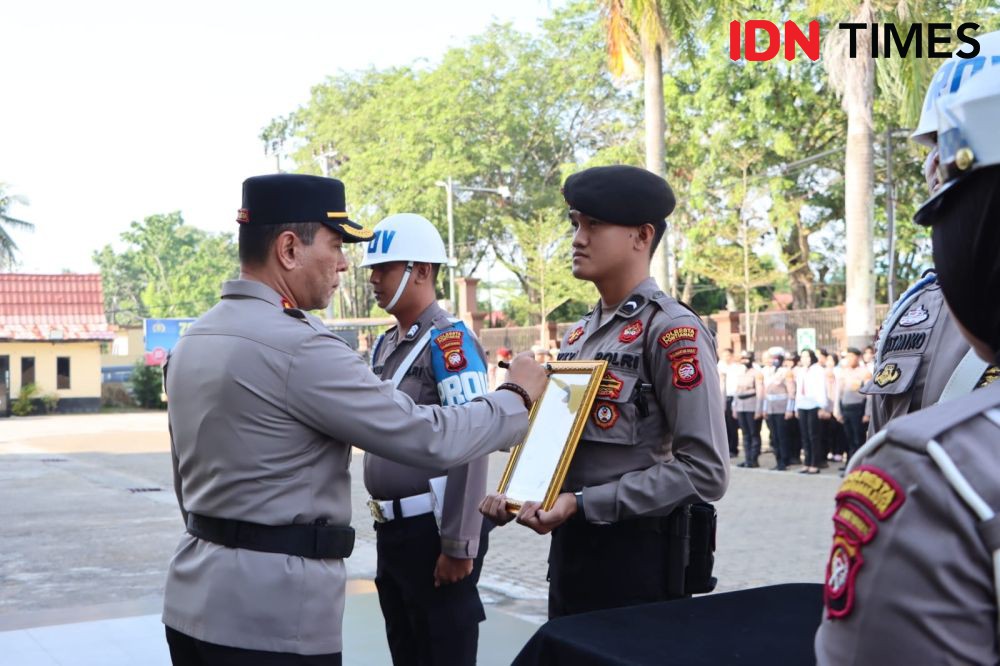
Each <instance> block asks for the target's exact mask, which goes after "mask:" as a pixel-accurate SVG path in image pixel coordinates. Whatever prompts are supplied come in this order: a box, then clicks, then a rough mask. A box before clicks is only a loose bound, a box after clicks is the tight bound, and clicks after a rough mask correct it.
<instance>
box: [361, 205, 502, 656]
mask: <svg viewBox="0 0 1000 666" xmlns="http://www.w3.org/2000/svg"><path fill="white" fill-rule="evenodd" d="M447 261H448V257H447V254H446V253H445V249H444V243H443V242H442V241H441V236H440V234H438V232H437V229H435V228H434V225H433V224H431V223H430V221H428V220H427V219H425V218H423V217H421V216H419V215H415V214H412V213H401V214H397V215H391V216H389V217H387V218H386V219H384V220H382V221H381V222H379V223H378V224H377V225H376V226H375V229H374V237H373V238H372V240H371V241H370V242H369V243H368V245H367V246H366V251H365V258H364V260H363V261H362V263H361V265H362V266H367V267H369V268H371V269H372V272H371V278H370V279H369V282H370V283H371V284H372V287H373V288H374V291H375V298H376V300H377V301H378V304H379V307H381V308H383V309H384V310H386V311H387V312H389V313H391V314H392V316H393V317H395V318H396V324H397V325H396V326H394V327H393V328H391V329H389V330H388V331H387V332H386V333H385V334H383V335H382V336H381V337H380V338H379V339H378V341H377V342H376V343H375V347H374V351H373V353H372V367H373V369H374V371H375V374H376V375H378V376H380V377H382V378H383V379H388V380H390V381H392V382H393V384H395V385H396V386H398V387H399V390H401V391H403V392H404V393H406V394H407V395H409V396H410V397H411V398H413V400H414V401H415V402H417V403H418V404H421V405H445V406H452V405H459V404H464V403H466V402H470V401H471V400H473V399H475V398H476V397H477V396H480V395H483V394H484V393H486V391H487V390H489V389H488V386H487V384H488V379H487V376H486V359H485V355H484V354H483V350H482V348H481V347H480V346H479V341H478V340H476V338H475V335H473V333H472V332H471V331H469V330H467V329H466V327H465V325H464V324H463V323H462V322H460V321H458V320H457V319H454V318H452V317H451V316H450V315H449V314H448V313H447V312H445V310H444V309H442V308H441V307H440V306H439V305H438V304H437V302H436V300H435V298H436V293H435V283H436V282H437V275H438V270H439V268H440V267H441V265H442V264H444V263H447ZM446 354H447V356H446ZM452 359H453V360H452ZM488 468H489V460H488V459H487V457H486V456H483V457H481V458H477V459H475V460H473V461H471V462H469V463H468V464H466V465H461V466H458V467H452V468H451V469H445V468H438V469H433V468H427V467H425V466H422V467H414V466H412V465H404V464H401V463H398V462H394V461H392V460H389V459H388V458H384V457H382V456H379V455H377V454H375V453H366V454H365V487H366V488H367V489H368V492H369V493H370V494H371V496H372V498H373V499H372V502H370V506H371V507H372V514H373V517H374V518H375V521H376V522H375V532H376V534H377V545H378V572H377V575H376V577H375V585H376V586H377V588H378V595H379V602H380V604H381V606H382V615H383V616H384V617H385V630H386V637H387V638H388V641H389V650H390V651H391V653H392V661H393V663H394V664H396V665H397V666H399V665H401V664H442V665H443V666H461V665H462V664H475V663H476V653H477V648H478V643H479V623H480V622H482V621H483V620H485V619H486V614H485V612H484V610H483V604H482V601H481V600H480V599H479V591H478V590H477V589H476V583H477V582H478V580H479V574H480V572H481V570H482V564H483V557H484V556H485V554H486V549H487V534H486V532H485V531H484V530H483V523H484V521H483V517H482V515H480V513H479V511H478V507H479V502H480V501H482V499H483V496H484V495H486V474H487V471H488ZM442 491H443V497H442ZM436 519H438V520H439V521H440V529H439V527H438V522H437V520H436Z"/></svg>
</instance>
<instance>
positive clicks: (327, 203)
mask: <svg viewBox="0 0 1000 666" xmlns="http://www.w3.org/2000/svg"><path fill="white" fill-rule="evenodd" d="M236 221H237V222H239V223H240V224H248V225H252V226H255V227H256V226H261V225H266V224H298V223H303V222H319V223H321V224H325V225H326V226H328V227H330V228H331V229H333V230H334V231H336V232H337V233H339V234H340V235H342V236H343V237H344V242H345V243H359V242H361V241H367V240H370V239H371V237H372V232H371V231H370V230H368V229H365V228H364V227H362V226H361V225H360V224H357V223H355V222H352V221H351V220H349V219H347V206H346V203H345V199H344V184H343V183H342V182H340V181H339V180H337V179H336V178H322V177H320V176H306V175H303V174H297V173H276V174H271V175H267V176H253V177H252V178H247V179H246V180H244V181H243V207H242V208H240V210H239V213H238V215H237V216H236Z"/></svg>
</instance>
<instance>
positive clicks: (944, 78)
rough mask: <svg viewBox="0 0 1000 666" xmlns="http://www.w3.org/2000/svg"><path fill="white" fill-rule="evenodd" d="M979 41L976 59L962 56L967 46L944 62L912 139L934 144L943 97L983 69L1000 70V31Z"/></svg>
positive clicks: (981, 36) (927, 97) (955, 90)
mask: <svg viewBox="0 0 1000 666" xmlns="http://www.w3.org/2000/svg"><path fill="white" fill-rule="evenodd" d="M976 41H978V42H979V54H978V55H976V57H975V58H962V57H961V56H959V55H958V53H959V52H960V51H962V52H968V50H969V47H968V46H963V47H962V48H961V49H959V50H958V51H956V52H955V53H953V54H952V56H951V59H950V60H948V61H947V62H945V63H944V64H943V65H941V66H940V67H939V68H938V70H937V72H935V74H934V78H933V79H931V84H930V85H929V86H928V87H927V94H926V95H925V96H924V105H923V107H922V108H921V109H920V122H919V123H917V129H915V130H914V131H913V134H911V135H910V138H911V139H913V140H914V141H916V142H917V143H922V144H924V145H925V146H927V147H931V148H932V147H933V146H934V135H935V134H936V133H937V130H938V111H937V106H936V104H935V102H937V101H938V99H940V98H942V97H948V96H950V95H954V94H955V93H957V92H958V91H959V89H961V87H962V86H963V85H965V83H966V82H967V81H968V80H969V79H970V78H972V77H973V76H975V75H977V74H979V73H980V72H981V71H983V70H990V71H992V70H994V69H1000V30H998V31H994V32H988V33H986V34H985V35H980V36H979V37H977V38H976Z"/></svg>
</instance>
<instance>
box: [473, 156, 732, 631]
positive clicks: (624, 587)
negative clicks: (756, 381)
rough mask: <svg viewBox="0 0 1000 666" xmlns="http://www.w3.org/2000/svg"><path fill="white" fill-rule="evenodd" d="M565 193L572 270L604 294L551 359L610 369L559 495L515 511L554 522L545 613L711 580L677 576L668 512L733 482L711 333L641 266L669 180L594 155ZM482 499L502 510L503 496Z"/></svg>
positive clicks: (653, 240)
mask: <svg viewBox="0 0 1000 666" xmlns="http://www.w3.org/2000/svg"><path fill="white" fill-rule="evenodd" d="M563 194H564V196H565V199H566V203H567V205H568V206H569V209H570V210H569V217H570V221H571V223H572V225H573V229H574V235H573V266H572V270H573V275H574V277H576V278H577V279H580V280H589V281H591V282H593V283H594V284H595V285H596V286H597V290H598V292H600V295H601V300H600V302H599V303H597V305H596V306H595V307H594V309H593V310H592V311H591V312H590V313H589V314H587V315H586V316H585V317H584V318H583V319H582V320H581V321H580V322H578V323H577V324H576V325H574V326H571V327H570V328H569V329H568V331H567V333H566V337H565V338H564V339H563V344H562V347H561V353H560V354H559V360H573V359H606V360H607V361H608V363H609V368H608V371H607V373H606V374H605V376H604V380H603V382H602V385H601V388H600V391H599V393H598V398H597V400H596V401H595V403H594V406H593V409H592V412H591V415H590V418H589V421H588V423H587V426H586V428H585V429H584V432H583V435H582V437H581V440H580V444H579V446H578V448H577V450H576V454H575V457H574V458H573V462H572V464H571V465H570V468H569V472H568V473H567V475H566V481H565V483H564V485H563V492H562V494H561V495H559V497H558V499H557V500H556V503H555V506H553V508H552V510H551V511H541V510H540V507H539V505H538V504H537V503H534V502H527V503H525V505H524V506H523V507H522V509H521V511H520V512H519V514H518V516H517V520H518V522H520V523H521V524H523V525H527V526H528V527H530V528H531V529H533V530H535V531H536V532H538V533H539V534H546V533H548V532H552V544H551V549H550V555H549V574H550V583H551V584H550V587H549V615H550V617H558V616H562V615H570V614H574V613H582V612H587V611H592V610H598V609H603V608H614V607H617V606H628V605H632V604H639V603H647V602H653V601H660V600H663V599H669V598H674V597H677V596H682V595H685V594H688V593H690V592H693V591H706V590H705V589H704V588H703V586H704V585H708V584H709V583H707V582H706V581H701V582H700V584H699V585H698V586H696V587H697V589H691V587H690V586H689V587H688V588H685V587H684V585H683V580H684V574H685V572H684V567H683V564H679V563H678V561H679V560H681V559H683V558H679V557H677V556H676V555H677V551H676V549H677V542H676V541H673V542H672V541H671V539H670V536H669V534H668V532H669V531H670V530H671V529H672V526H674V525H676V524H677V523H676V520H668V519H667V516H669V515H670V514H671V513H674V512H675V510H678V509H679V510H680V511H678V513H674V518H675V519H676V517H677V516H678V515H685V514H686V511H687V509H686V507H687V505H691V504H695V503H704V502H711V501H714V500H717V499H719V498H720V497H721V496H722V494H723V493H724V492H725V490H726V487H727V485H728V482H729V456H728V440H727V437H726V427H725V423H724V421H723V414H722V412H723V402H722V401H723V398H722V391H721V389H720V387H719V376H718V373H717V372H716V371H715V368H716V365H717V363H718V359H717V356H716V350H715V340H714V338H713V336H712V334H711V333H710V332H709V330H708V329H707V328H706V327H705V325H704V324H703V323H702V321H701V319H700V318H699V317H698V316H697V315H696V314H695V313H694V312H692V311H691V310H690V309H689V308H688V307H687V306H685V305H682V304H681V303H679V302H678V301H677V300H675V299H674V298H672V297H670V296H669V295H667V294H666V293H664V292H663V291H662V290H660V288H659V287H658V286H657V284H656V281H655V280H653V278H651V277H650V274H649V263H650V259H651V257H652V254H653V252H654V250H655V249H656V246H657V244H658V243H659V242H660V240H661V238H662V237H663V234H664V231H665V230H666V221H665V218H666V217H667V216H668V215H669V214H670V213H671V211H673V209H674V203H675V201H674V195H673V192H672V191H671V189H670V186H669V185H668V184H667V182H666V181H665V180H663V179H662V178H660V177H659V176H656V175H655V174H652V173H650V172H648V171H645V170H643V169H638V168H635V167H629V166H610V167H596V168H592V169H587V170H585V171H582V172H580V173H577V174H574V175H573V176H570V177H569V178H568V179H567V180H566V183H565V186H564V188H563ZM481 510H482V511H483V512H484V513H485V514H486V515H488V516H490V517H491V518H493V519H494V520H496V521H498V522H506V521H507V520H509V519H510V516H509V515H508V514H507V513H506V511H505V498H504V497H503V496H502V495H490V496H488V497H487V498H486V499H485V500H484V501H483V503H482V506H481ZM685 554H686V553H685ZM679 581H681V582H679Z"/></svg>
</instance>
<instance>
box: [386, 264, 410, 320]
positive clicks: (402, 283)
mask: <svg viewBox="0 0 1000 666" xmlns="http://www.w3.org/2000/svg"><path fill="white" fill-rule="evenodd" d="M412 272H413V262H412V261H408V262H406V270H405V271H403V279H401V280H400V281H399V286H398V287H396V294H395V295H394V296H393V297H392V300H391V301H389V304H388V305H386V306H385V311H386V312H392V309H393V308H394V307H396V303H397V302H398V301H399V297H400V296H402V295H403V290H404V289H406V283H407V282H409V281H410V273H412Z"/></svg>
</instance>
